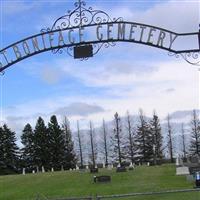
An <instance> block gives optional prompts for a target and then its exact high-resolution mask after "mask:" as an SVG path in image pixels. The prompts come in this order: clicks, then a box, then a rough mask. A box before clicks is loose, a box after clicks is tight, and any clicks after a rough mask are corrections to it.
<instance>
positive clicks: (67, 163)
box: [62, 117, 76, 169]
mask: <svg viewBox="0 0 200 200" xmlns="http://www.w3.org/2000/svg"><path fill="white" fill-rule="evenodd" d="M62 130H63V137H64V161H63V167H64V168H65V169H70V168H74V167H75V165H76V155H75V151H74V143H73V141H72V134H71V130H70V123H69V120H68V119H67V118H66V117H65V118H64V121H63V124H62Z"/></svg>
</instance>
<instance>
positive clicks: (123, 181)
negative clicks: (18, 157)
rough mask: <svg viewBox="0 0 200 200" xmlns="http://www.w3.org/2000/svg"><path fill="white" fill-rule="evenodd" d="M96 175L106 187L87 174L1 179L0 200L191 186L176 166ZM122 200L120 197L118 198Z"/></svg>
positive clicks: (166, 198) (185, 198)
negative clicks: (104, 179)
mask: <svg viewBox="0 0 200 200" xmlns="http://www.w3.org/2000/svg"><path fill="white" fill-rule="evenodd" d="M98 175H111V177H112V181H111V183H107V184H102V183H101V184H99V183H98V184H94V183H93V175H92V174H90V173H89V172H86V173H81V172H78V171H64V172H53V173H44V174H42V173H40V174H27V175H25V176H23V175H14V176H0V200H32V199H35V197H36V195H37V194H39V195H44V196H46V197H50V198H55V197H74V196H77V197H78V196H96V195H112V194H126V193H134V192H150V191H163V190H171V189H189V188H193V186H194V184H193V183H191V182H188V181H186V177H185V176H176V175H175V167H174V166H172V165H163V166H159V167H138V168H136V169H135V170H134V171H128V172H125V173H116V172H115V171H114V170H113V171H109V170H100V173H99V174H98ZM121 199H122V198H121ZM123 199H124V200H125V199H133V200H143V199H145V200H158V199H162V200H198V199H200V193H199V192H191V193H181V194H166V195H157V196H145V197H144V196H143V197H131V198H123Z"/></svg>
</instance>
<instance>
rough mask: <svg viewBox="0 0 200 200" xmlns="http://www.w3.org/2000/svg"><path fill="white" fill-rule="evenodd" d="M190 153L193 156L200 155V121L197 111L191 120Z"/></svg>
mask: <svg viewBox="0 0 200 200" xmlns="http://www.w3.org/2000/svg"><path fill="white" fill-rule="evenodd" d="M190 153H191V154H192V155H195V154H196V155H200V121H199V118H198V117H197V113H196V110H193V115H192V120H191V144H190Z"/></svg>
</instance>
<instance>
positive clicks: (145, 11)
mask: <svg viewBox="0 0 200 200" xmlns="http://www.w3.org/2000/svg"><path fill="white" fill-rule="evenodd" d="M0 2H1V4H0V5H1V29H0V34H1V43H0V49H2V48H3V47H5V46H7V45H9V44H11V43H13V42H16V41H18V40H21V39H23V38H25V37H27V36H30V35H34V34H37V33H39V32H40V30H41V29H42V28H46V27H51V26H52V24H53V22H54V21H55V20H56V19H57V18H58V17H60V16H62V15H64V14H65V13H66V12H67V11H68V10H69V9H73V8H74V6H73V3H74V1H3V0H1V1H0ZM86 2H87V6H92V7H94V8H95V9H100V10H104V11H106V12H107V13H109V15H110V16H112V17H123V19H125V20H127V21H135V22H141V23H146V24H150V25H155V26H160V27H162V28H166V29H169V30H172V31H176V32H193V31H194V32H195V31H198V23H199V21H200V20H199V3H198V1H127V0H126V1H125V0H124V1H102V0H101V1H100V0H99V1H98V0H97V1H89V0H88V1H86ZM177 11H178V12H177ZM0 79H1V94H2V95H1V105H2V106H1V110H2V112H1V113H2V114H1V121H2V122H6V123H8V124H9V125H10V126H11V127H12V128H13V129H14V130H16V131H19V132H20V130H21V129H22V127H23V126H24V125H25V123H27V122H30V123H32V124H34V123H35V121H36V119H37V117H38V116H39V115H41V116H42V117H44V118H45V120H46V121H48V120H49V116H50V115H52V114H57V115H58V116H59V119H60V120H61V119H62V117H63V115H64V113H66V115H67V116H68V117H69V119H70V120H71V121H72V126H73V123H74V122H76V120H77V119H78V120H81V126H82V127H86V126H88V120H93V121H94V122H95V124H98V123H100V122H101V120H102V118H105V119H106V120H111V119H112V117H113V114H114V113H115V112H116V111H118V112H119V113H120V115H125V113H126V111H127V110H129V111H130V113H131V114H137V113H138V109H139V108H143V109H144V112H145V113H146V114H147V115H151V114H152V112H153V110H154V109H156V110H157V112H158V114H159V115H160V116H161V117H164V116H166V115H167V114H168V113H171V112H174V111H176V110H189V109H193V108H198V107H199V72H198V68H197V67H193V66H191V65H189V64H187V63H186V62H185V61H184V60H182V59H181V58H179V59H176V58H174V57H169V56H168V52H166V51H163V50H159V49H155V48H151V47H148V46H142V45H136V44H120V43H118V44H117V45H116V46H115V47H111V48H108V49H102V50H101V51H100V52H99V54H97V55H96V56H95V57H93V58H91V59H89V60H87V61H79V60H74V59H73V58H72V57H69V56H68V55H67V54H61V55H59V54H55V55H54V54H52V53H51V52H46V53H43V54H40V55H37V56H34V57H31V58H29V59H26V60H24V61H22V62H19V63H17V64H15V65H13V66H11V67H10V68H9V69H7V70H6V73H5V75H4V76H1V77H0Z"/></svg>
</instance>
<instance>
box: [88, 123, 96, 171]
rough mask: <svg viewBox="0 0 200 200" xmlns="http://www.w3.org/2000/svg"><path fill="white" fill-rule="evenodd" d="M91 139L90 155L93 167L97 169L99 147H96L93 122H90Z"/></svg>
mask: <svg viewBox="0 0 200 200" xmlns="http://www.w3.org/2000/svg"><path fill="white" fill-rule="evenodd" d="M89 137H90V154H89V158H90V160H91V161H92V167H93V168H95V166H96V159H97V149H96V147H97V145H96V141H95V135H94V130H93V127H92V122H91V121H90V132H89Z"/></svg>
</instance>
